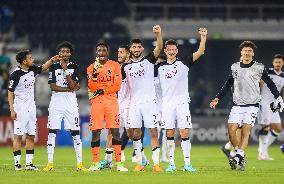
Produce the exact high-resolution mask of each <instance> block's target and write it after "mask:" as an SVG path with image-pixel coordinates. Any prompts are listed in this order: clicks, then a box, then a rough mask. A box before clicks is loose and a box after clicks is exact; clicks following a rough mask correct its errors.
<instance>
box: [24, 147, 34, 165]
mask: <svg viewBox="0 0 284 184" xmlns="http://www.w3.org/2000/svg"><path fill="white" fill-rule="evenodd" d="M33 159H34V150H33V149H32V150H26V165H31V164H32V163H33Z"/></svg>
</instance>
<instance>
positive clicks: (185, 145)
mask: <svg viewBox="0 0 284 184" xmlns="http://www.w3.org/2000/svg"><path fill="white" fill-rule="evenodd" d="M181 148H182V152H183V159H184V164H185V165H190V149H191V143H190V140H189V138H182V141H181Z"/></svg>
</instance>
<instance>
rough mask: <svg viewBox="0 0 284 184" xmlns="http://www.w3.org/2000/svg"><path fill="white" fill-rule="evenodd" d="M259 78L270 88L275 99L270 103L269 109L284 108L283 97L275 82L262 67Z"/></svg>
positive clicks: (279, 109) (274, 110) (280, 109)
mask: <svg viewBox="0 0 284 184" xmlns="http://www.w3.org/2000/svg"><path fill="white" fill-rule="evenodd" d="M261 80H263V81H264V82H265V83H266V85H267V87H268V88H269V89H270V92H271V93H272V94H273V96H274V98H275V101H274V102H273V103H272V104H270V107H271V110H272V111H273V112H276V111H280V112H282V111H283V109H284V103H283V99H282V97H281V95H280V93H279V91H278V90H277V87H276V85H275V83H274V82H273V81H272V79H271V78H270V77H269V75H268V73H267V70H266V69H264V70H263V72H262V76H261Z"/></svg>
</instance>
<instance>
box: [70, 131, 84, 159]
mask: <svg viewBox="0 0 284 184" xmlns="http://www.w3.org/2000/svg"><path fill="white" fill-rule="evenodd" d="M72 138H73V144H74V149H75V153H76V159H77V163H81V162H82V159H83V158H82V157H83V156H82V141H81V138H80V135H75V136H72Z"/></svg>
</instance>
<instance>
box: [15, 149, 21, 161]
mask: <svg viewBox="0 0 284 184" xmlns="http://www.w3.org/2000/svg"><path fill="white" fill-rule="evenodd" d="M14 162H15V165H18V164H21V150H18V151H14Z"/></svg>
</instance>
